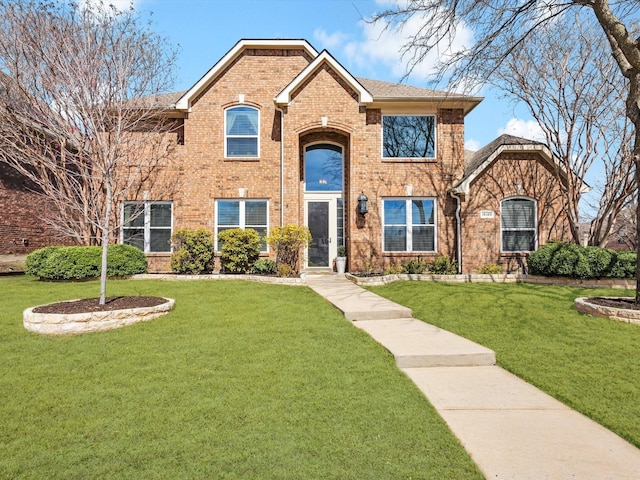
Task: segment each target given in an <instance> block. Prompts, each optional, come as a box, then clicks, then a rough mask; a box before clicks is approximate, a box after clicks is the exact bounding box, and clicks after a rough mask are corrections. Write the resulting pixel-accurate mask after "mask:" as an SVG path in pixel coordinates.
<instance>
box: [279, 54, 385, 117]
mask: <svg viewBox="0 0 640 480" xmlns="http://www.w3.org/2000/svg"><path fill="white" fill-rule="evenodd" d="M323 63H327V64H329V66H330V67H331V68H332V69H333V70H334V71H335V72H336V73H337V74H338V75H340V77H341V78H342V80H344V81H345V82H347V84H349V85H350V86H351V87H352V88H353V89H354V90H355V91H356V92H358V101H359V102H360V103H361V104H362V103H371V102H373V96H372V95H371V94H370V93H369V92H368V91H367V89H366V88H364V87H363V86H362V84H361V83H360V82H358V80H356V78H355V77H354V76H353V75H351V74H350V73H349V72H348V71H347V70H346V69H345V68H344V67H343V66H342V65H340V62H338V61H337V60H336V59H335V58H333V57H332V56H331V54H330V53H329V52H328V51H326V50H323V51H322V53H320V55H318V56H317V57H316V58H315V59H314V60H313V62H311V63H310V64H309V65H307V66H306V68H304V70H302V71H301V72H300V73H299V74H298V75H297V76H296V78H294V79H293V80H292V81H291V82H290V83H289V85H287V86H286V87H285V88H284V90H282V92H280V93H279V94H278V95H276V97H275V99H274V101H275V103H276V104H278V105H286V104H288V103H289V102H290V101H291V93H292V92H293V91H295V89H296V88H297V87H299V86H300V85H302V84H303V83H304V81H305V80H306V79H307V78H309V76H310V75H311V74H312V73H313V72H315V71H316V70H317V69H318V68H319V67H320V65H322V64H323Z"/></svg>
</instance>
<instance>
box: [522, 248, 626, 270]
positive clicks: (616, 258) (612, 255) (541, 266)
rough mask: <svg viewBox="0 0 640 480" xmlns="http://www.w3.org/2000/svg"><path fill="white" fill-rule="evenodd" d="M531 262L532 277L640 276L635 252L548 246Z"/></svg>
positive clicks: (529, 262) (533, 254) (532, 257)
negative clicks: (637, 272)
mask: <svg viewBox="0 0 640 480" xmlns="http://www.w3.org/2000/svg"><path fill="white" fill-rule="evenodd" d="M527 263H528V266H529V273H530V274H532V275H545V276H548V277H554V276H558V277H570V278H605V277H609V278H633V277H635V274H636V254H635V252H616V251H615V250H610V249H606V248H600V247H583V246H581V245H575V244H571V243H555V242H553V243H547V244H546V245H543V246H542V247H540V248H539V249H538V250H536V251H535V252H532V253H531V255H530V256H529V260H528V262H527Z"/></svg>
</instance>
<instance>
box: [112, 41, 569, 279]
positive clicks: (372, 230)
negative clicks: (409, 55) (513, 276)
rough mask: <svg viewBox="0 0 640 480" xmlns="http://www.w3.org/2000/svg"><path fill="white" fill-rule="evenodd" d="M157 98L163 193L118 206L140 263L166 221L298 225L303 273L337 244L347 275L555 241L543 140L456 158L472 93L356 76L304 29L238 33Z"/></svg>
mask: <svg viewBox="0 0 640 480" xmlns="http://www.w3.org/2000/svg"><path fill="white" fill-rule="evenodd" d="M165 100H166V101H167V102H169V103H170V104H171V115H172V116H173V117H175V118H176V119H177V121H178V122H179V124H180V128H179V132H178V133H177V134H176V133H175V132H173V133H172V134H171V135H174V136H175V142H176V143H177V144H178V146H177V148H176V149H175V151H174V152H173V154H172V157H171V161H170V168H169V170H168V171H167V172H166V173H167V174H168V177H169V178H170V179H171V180H170V182H174V184H175V188H173V189H172V193H171V195H170V196H167V195H166V194H165V193H158V192H161V190H160V189H158V188H157V187H155V186H154V187H149V189H148V190H147V191H145V192H144V194H143V198H131V199H130V201H127V202H125V203H124V204H123V205H122V207H121V211H122V218H121V221H122V234H121V241H123V242H126V243H133V244H136V245H138V246H140V248H143V249H144V250H145V252H146V253H147V254H148V258H149V260H150V269H151V270H152V271H167V270H169V259H170V245H169V243H168V239H169V237H170V235H171V233H172V232H173V231H175V230H176V229H181V228H188V229H196V228H206V229H208V230H210V231H212V232H214V234H216V236H217V233H218V232H220V231H221V230H224V229H227V228H233V227H241V228H248V227H251V228H255V229H256V230H257V231H258V232H259V233H260V234H261V235H265V234H266V233H267V232H268V231H269V229H270V228H273V227H274V226H279V225H283V224H296V225H305V226H308V227H309V228H310V230H311V233H312V236H313V243H312V245H311V247H310V248H309V249H307V250H306V251H305V258H304V268H307V269H309V270H313V269H327V268H331V267H332V263H333V259H334V258H335V257H336V252H337V247H338V246H339V245H344V246H345V247H346V250H347V257H348V270H350V271H353V272H357V271H363V270H375V271H382V269H383V268H384V267H385V266H388V265H390V264H398V263H400V262H401V261H403V260H406V259H408V258H415V257H422V258H424V259H428V258H430V257H434V256H435V255H437V254H443V255H448V256H450V257H451V258H453V259H456V260H458V261H459V263H460V265H461V268H462V270H463V271H467V272H470V271H472V270H474V269H477V268H480V267H481V266H482V265H484V264H487V263H495V262H498V263H505V264H506V265H508V266H510V267H511V266H512V265H514V263H513V262H512V259H513V258H516V257H518V256H519V255H521V254H522V252H527V251H531V250H533V249H535V248H536V247H537V245H538V244H539V243H543V242H544V241H545V240H546V239H549V238H563V237H565V236H566V232H567V228H566V221H565V220H564V218H563V216H562V213H561V208H560V205H561V203H559V202H561V201H560V200H559V199H560V197H559V194H558V191H559V190H558V182H557V181H556V180H555V179H556V174H555V170H554V165H553V159H552V158H551V157H550V153H549V151H548V149H546V147H544V146H543V145H540V144H537V143H535V142H528V141H519V140H521V139H519V140H518V141H514V140H513V137H504V138H503V137H501V139H502V141H500V139H498V141H496V142H493V143H492V144H490V145H489V146H487V147H486V148H485V149H483V150H481V151H480V152H477V154H476V155H473V156H469V158H468V159H467V162H466V163H465V151H464V121H465V116H466V115H467V114H468V113H469V112H470V111H471V110H472V109H473V108H474V107H476V106H477V105H478V104H479V103H480V101H481V100H482V99H481V98H478V97H473V96H466V95H458V94H451V93H446V92H438V91H433V90H428V89H422V88H416V87H411V86H407V85H402V84H393V83H387V82H382V81H376V80H368V79H364V78H355V77H354V76H352V75H351V74H350V73H349V72H348V71H347V70H346V69H345V68H344V67H342V66H341V65H340V64H339V62H337V61H336V60H335V59H334V58H333V57H332V56H331V54H330V53H329V52H327V51H322V52H317V51H316V50H315V49H314V48H313V47H312V46H311V45H310V44H309V43H308V42H306V41H305V40H242V41H240V42H238V43H237V44H236V45H235V46H234V47H233V48H232V49H231V50H230V51H229V52H228V53H227V54H226V55H225V56H224V57H223V58H222V59H220V60H219V61H218V62H217V63H216V64H215V65H214V66H213V68H211V70H209V71H208V72H207V73H206V74H205V75H204V76H203V77H202V78H201V79H200V80H198V81H197V82H196V83H195V85H193V87H191V88H190V89H189V90H188V91H186V92H180V93H177V94H175V95H174V96H173V97H171V96H167V98H166V99H165ZM543 187H544V188H543ZM143 190H144V188H143V189H141V191H143ZM134 212H141V213H142V214H141V215H139V216H136V215H133V213H134ZM264 254H265V255H269V254H272V252H269V251H268V249H267V247H266V245H265V247H264ZM513 268H515V267H513Z"/></svg>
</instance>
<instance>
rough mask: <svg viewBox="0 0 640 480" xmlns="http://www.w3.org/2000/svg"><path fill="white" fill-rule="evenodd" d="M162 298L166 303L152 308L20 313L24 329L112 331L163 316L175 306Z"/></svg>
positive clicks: (63, 332)
mask: <svg viewBox="0 0 640 480" xmlns="http://www.w3.org/2000/svg"><path fill="white" fill-rule="evenodd" d="M163 298H165V297H163ZM165 300H166V302H165V303H162V304H160V305H156V306H153V307H143V308H128V309H124V310H111V311H104V312H87V313H73V314H61V313H35V312H34V311H33V310H34V309H35V308H38V307H31V308H28V309H26V310H25V311H24V312H23V317H22V323H23V325H24V328H26V329H27V330H30V331H32V332H35V333H41V334H44V335H68V334H78V333H89V332H100V331H105V330H113V329H116V328H121V327H126V326H128V325H133V324H134V323H138V322H146V321H149V320H154V319H156V318H158V317H161V316H163V315H166V314H167V313H169V312H170V311H171V309H172V308H173V306H174V305H175V300H174V299H172V298H165ZM40 306H42V305H40Z"/></svg>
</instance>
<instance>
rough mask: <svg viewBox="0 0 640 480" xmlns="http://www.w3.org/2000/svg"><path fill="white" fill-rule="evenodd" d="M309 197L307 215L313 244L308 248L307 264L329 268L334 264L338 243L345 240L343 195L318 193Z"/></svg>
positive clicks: (309, 266)
mask: <svg viewBox="0 0 640 480" xmlns="http://www.w3.org/2000/svg"><path fill="white" fill-rule="evenodd" d="M307 197H308V198H307V199H306V201H305V217H306V223H307V226H308V227H309V231H310V232H311V245H310V246H309V248H308V249H307V255H306V260H307V262H306V263H307V265H306V266H307V267H308V268H329V267H332V266H333V259H334V258H335V257H336V255H337V253H338V245H342V244H343V242H344V238H343V231H344V225H343V224H344V221H343V215H344V213H343V211H342V210H343V206H342V196H341V195H337V194H333V195H326V194H325V195H322V194H316V195H307ZM309 197H311V198H309Z"/></svg>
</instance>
